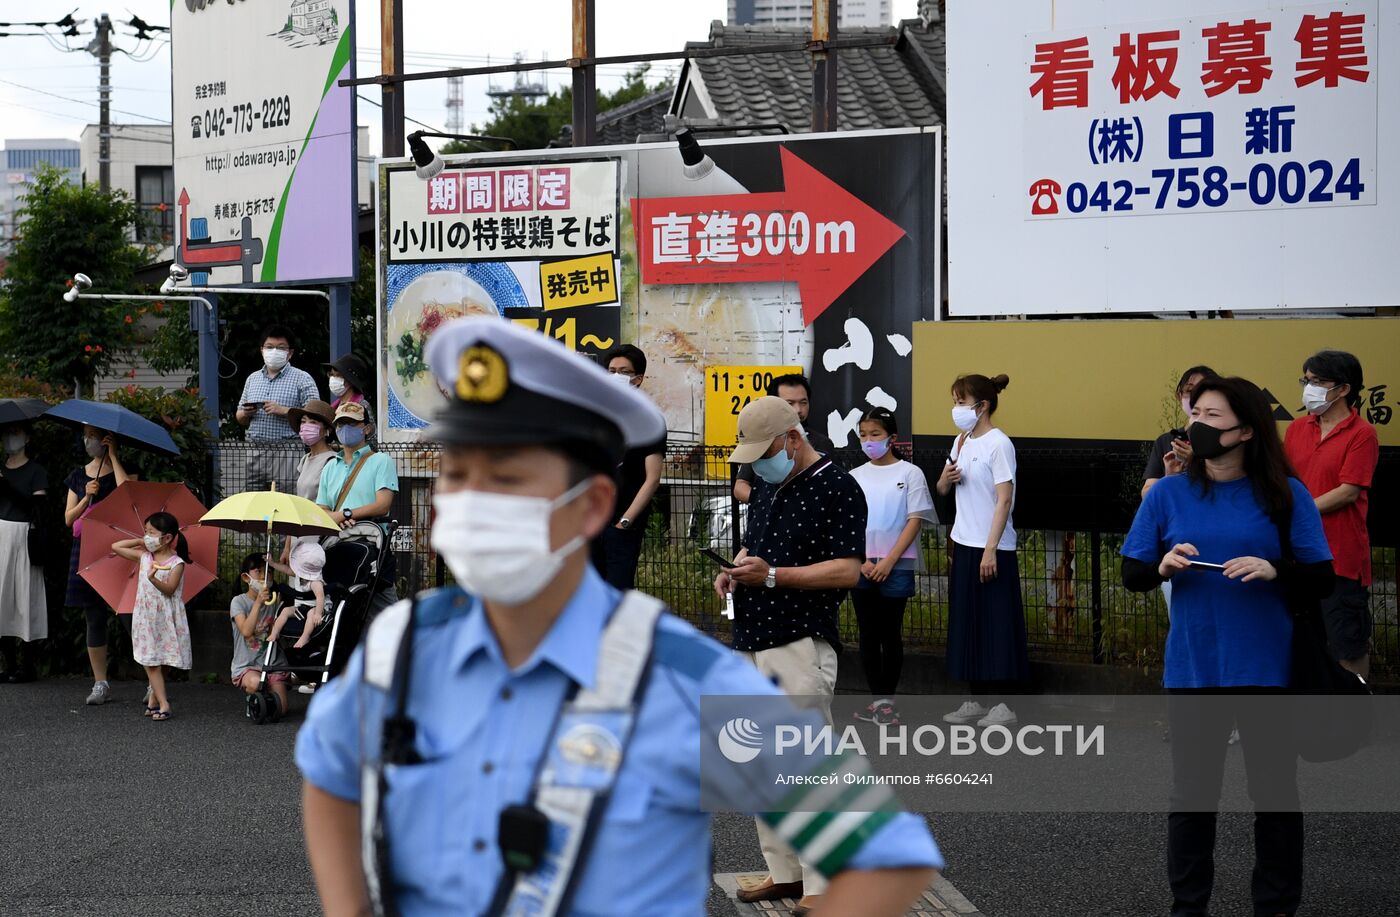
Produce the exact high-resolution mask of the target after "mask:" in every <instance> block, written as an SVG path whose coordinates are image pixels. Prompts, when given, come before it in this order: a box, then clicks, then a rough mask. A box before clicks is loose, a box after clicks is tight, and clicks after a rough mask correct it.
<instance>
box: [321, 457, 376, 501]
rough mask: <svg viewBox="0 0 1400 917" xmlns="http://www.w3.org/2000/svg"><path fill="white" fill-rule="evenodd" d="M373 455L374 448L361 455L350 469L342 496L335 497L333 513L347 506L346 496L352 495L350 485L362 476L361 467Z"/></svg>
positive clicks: (343, 485) (341, 489)
mask: <svg viewBox="0 0 1400 917" xmlns="http://www.w3.org/2000/svg"><path fill="white" fill-rule="evenodd" d="M371 455H374V450H373V449H371V450H369V451H368V452H366V453H365V454H364V455H362V456H360V460H359V461H358V462H356V463H355V467H354V468H352V469H350V477H348V478H346V479H345V483H344V484H342V485H341V487H340V496H338V497H336V498H335V506H332V507H331V513H332V514H334V513H338V512H340V510H341V508H342V507H343V506H345V498H346V497H348V496H350V485H351V484H354V483H355V479H356V478H358V477H359V476H360V469H361V468H364V467H365V462H368V461H369V457H370V456H371Z"/></svg>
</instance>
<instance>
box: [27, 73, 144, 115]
mask: <svg viewBox="0 0 1400 917" xmlns="http://www.w3.org/2000/svg"><path fill="white" fill-rule="evenodd" d="M0 83H4V84H6V85H8V86H14V87H15V88H16V89H25V90H28V91H29V92H37V93H39V94H40V95H45V96H50V97H52V98H55V99H61V100H62V101H64V102H73V103H75V104H78V105H91V106H92V107H93V108H101V104H100V103H98V102H89V101H87V100H86V99H75V98H73V97H71V96H61V95H59V94H58V93H56V92H49V91H48V90H45V89H39V88H37V87H35V86H26V85H24V84H23V83H16V82H15V81H14V80H7V79H5V78H3V77H0ZM111 110H112V111H114V112H117V113H118V114H123V115H130V116H131V117H133V118H145V119H146V120H147V121H154V122H156V123H157V124H165V123H167V122H168V119H166V118H157V117H154V116H152V115H143V114H141V113H140V112H135V111H126V110H125V109H121V108H113V109H111Z"/></svg>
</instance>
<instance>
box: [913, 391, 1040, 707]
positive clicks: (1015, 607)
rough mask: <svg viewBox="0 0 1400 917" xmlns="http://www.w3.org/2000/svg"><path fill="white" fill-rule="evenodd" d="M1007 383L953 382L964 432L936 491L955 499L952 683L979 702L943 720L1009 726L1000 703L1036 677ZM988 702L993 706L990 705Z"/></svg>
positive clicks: (950, 646)
mask: <svg viewBox="0 0 1400 917" xmlns="http://www.w3.org/2000/svg"><path fill="white" fill-rule="evenodd" d="M1010 381H1011V380H1009V379H1008V378H1007V377H1006V376H995V377H993V378H991V379H989V378H987V377H986V376H980V375H966V376H959V377H958V378H957V379H956V380H955V381H954V382H953V389H952V392H953V424H954V425H955V426H956V427H957V428H958V429H959V430H961V431H962V434H961V435H960V436H958V438H957V440H956V441H955V442H954V444H953V451H952V454H951V455H949V457H948V462H947V464H945V465H944V467H943V473H942V474H941V475H940V476H939V478H938V483H937V484H936V485H935V487H936V489H937V490H938V493H939V494H940V495H941V496H947V494H948V492H949V491H955V492H956V498H955V501H956V505H957V515H956V517H955V518H954V520H953V531H952V532H951V533H950V534H949V536H948V537H949V540H950V541H951V542H952V548H953V562H952V570H951V573H950V576H949V587H948V675H949V677H950V678H953V679H956V680H959V681H965V682H968V684H969V685H970V687H971V693H972V699H971V700H969V701H967V702H965V703H964V704H963V705H962V706H961V707H959V708H958V709H957V710H956V711H955V712H953V713H950V714H948V715H947V716H945V717H944V718H943V719H944V720H945V721H947V722H949V723H969V722H972V721H974V720H975V721H976V722H977V725H978V726H992V725H1002V726H1009V725H1011V724H1013V723H1015V722H1016V714H1015V713H1014V712H1013V711H1012V710H1011V708H1010V707H1008V706H1007V705H1006V703H1005V702H996V703H995V704H993V705H992V706H991V709H990V710H989V709H987V704H992V702H993V700H994V699H995V698H996V697H1004V696H1005V695H1007V694H1010V693H1014V692H1015V690H1016V688H1017V687H1018V683H1021V682H1024V681H1025V680H1026V679H1027V678H1028V677H1029V675H1030V661H1029V657H1028V654H1027V651H1026V617H1025V613H1024V611H1023V610H1022V608H1021V576H1020V572H1019V571H1018V569H1017V565H1016V530H1015V528H1014V527H1013V526H1012V524H1011V509H1012V507H1013V505H1014V504H1015V502H1016V449H1015V447H1014V446H1012V445H1011V439H1010V437H1008V436H1007V435H1006V434H1005V433H1003V432H1001V431H1000V430H998V429H997V428H996V427H994V426H992V415H993V414H995V413H996V409H997V395H998V394H1000V393H1001V391H1002V389H1004V388H1006V385H1007V383H1008V382H1010ZM984 701H986V704H984V703H983V702H984Z"/></svg>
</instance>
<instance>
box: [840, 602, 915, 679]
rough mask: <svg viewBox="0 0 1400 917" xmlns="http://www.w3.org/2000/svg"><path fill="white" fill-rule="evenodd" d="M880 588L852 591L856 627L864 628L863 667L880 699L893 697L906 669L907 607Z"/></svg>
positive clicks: (861, 655)
mask: <svg viewBox="0 0 1400 917" xmlns="http://www.w3.org/2000/svg"><path fill="white" fill-rule="evenodd" d="M908 601H909V600H908V599H907V598H897V599H892V598H888V597H886V596H883V595H880V590H878V589H852V590H851V602H852V603H853V604H854V605H855V607H856V625H857V626H858V627H859V628H860V664H861V666H862V667H863V668H864V669H865V682H866V684H867V685H868V686H869V687H870V693H871V694H872V695H874V696H875V697H877V698H887V697H893V696H894V692H895V688H897V687H898V686H899V673H900V669H902V668H903V666H904V636H903V631H904V605H905V603H907V602H908Z"/></svg>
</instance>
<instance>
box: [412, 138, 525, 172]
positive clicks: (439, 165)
mask: <svg viewBox="0 0 1400 917" xmlns="http://www.w3.org/2000/svg"><path fill="white" fill-rule="evenodd" d="M424 137H442V138H443V139H446V140H470V141H473V142H475V143H498V144H501V145H502V146H503V147H504V148H507V149H512V150H514V149H517V147H516V145H515V141H514V140H511V139H510V138H509V137H491V136H487V135H486V134H444V133H439V132H437V131H414V132H413V133H411V134H409V135H408V137H407V138H406V139H407V140H408V151H409V152H410V153H411V154H413V166H414V168H413V174H415V175H417V176H418V177H419V178H421V179H422V180H423V181H427V180H428V179H430V178H432V177H433V176H434V175H436V174H438V173H439V172H441V171H442V170H443V169H444V168H445V167H446V165H447V163H445V162H443V161H442V157H441V156H439V155H438V154H437V153H436V152H435V151H434V150H433V148H432V147H430V146H428V145H427V144H426V143H424V142H423V138H424Z"/></svg>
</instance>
